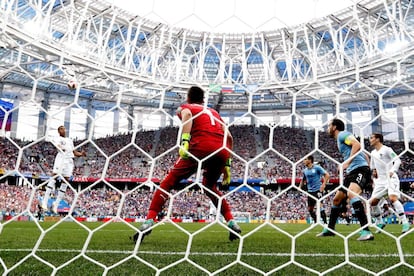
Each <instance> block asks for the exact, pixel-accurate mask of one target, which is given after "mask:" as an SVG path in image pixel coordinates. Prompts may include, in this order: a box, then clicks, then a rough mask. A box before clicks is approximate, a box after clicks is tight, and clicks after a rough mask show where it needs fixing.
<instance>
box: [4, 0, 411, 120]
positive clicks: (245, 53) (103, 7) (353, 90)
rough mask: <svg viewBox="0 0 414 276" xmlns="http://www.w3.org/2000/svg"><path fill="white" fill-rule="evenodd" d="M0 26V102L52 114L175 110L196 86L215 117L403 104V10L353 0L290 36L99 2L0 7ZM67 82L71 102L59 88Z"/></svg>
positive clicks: (407, 86) (406, 65) (406, 48)
mask: <svg viewBox="0 0 414 276" xmlns="http://www.w3.org/2000/svg"><path fill="white" fill-rule="evenodd" d="M276 3H277V1H276ZM262 9H266V8H265V7H262ZM195 12H196V9H195V10H193V11H192V14H193V15H194V14H195ZM153 13H155V12H153ZM292 13H294V12H292ZM147 14H148V12H147ZM252 16H253V14H252ZM239 17H240V16H239V15H237V13H234V14H233V15H232V18H236V19H237V18H239ZM201 19H202V18H201ZM201 21H203V20H201ZM0 25H1V26H2V27H1V28H0V80H1V84H2V89H1V97H2V98H16V97H21V98H25V97H26V98H29V99H30V97H37V95H35V96H33V95H34V93H31V92H30V91H32V90H33V91H34V90H37V91H43V92H44V94H47V95H48V99H49V102H57V103H60V104H62V105H63V104H65V103H67V102H69V103H71V102H73V99H74V98H76V101H77V103H78V104H79V105H80V106H83V107H87V106H90V105H92V106H94V107H95V108H97V109H109V108H111V107H112V106H114V105H115V104H119V105H121V106H128V107H133V108H135V107H136V108H159V107H160V103H161V102H162V107H163V108H166V109H169V108H171V109H175V108H176V107H177V106H178V105H179V104H180V103H181V102H182V101H183V100H184V94H185V91H186V89H187V88H188V87H189V86H191V85H194V84H197V85H200V86H202V87H204V88H206V90H207V91H208V92H209V97H208V99H209V103H210V104H211V105H213V106H215V107H216V108H218V109H220V110H221V111H222V112H226V111H231V112H237V110H242V111H243V110H244V111H246V110H250V107H251V111H252V112H262V111H263V112H267V111H269V110H272V112H280V113H289V114H290V113H292V110H293V112H296V113H300V114H315V113H324V112H327V113H332V112H334V111H335V110H338V111H340V112H346V111H355V110H369V109H372V108H373V107H375V106H376V108H378V102H379V103H380V105H382V106H383V107H384V108H387V107H395V106H397V105H399V106H404V105H413V96H412V91H413V75H414V66H413V64H414V62H413V59H414V46H413V43H412V41H413V34H414V32H413V31H414V30H413V28H414V12H413V3H412V1H408V0H401V1H387V0H362V1H358V2H355V3H353V4H352V5H349V6H347V7H345V8H343V9H341V10H338V11H335V12H332V13H330V14H328V15H326V16H322V17H319V18H312V19H310V20H309V21H307V22H304V23H298V24H297V25H291V26H287V25H286V26H278V27H276V28H274V29H272V28H271V26H270V25H272V24H270V25H268V24H265V23H261V25H260V26H253V28H252V29H249V28H247V30H248V31H247V32H240V31H238V32H234V33H233V32H219V31H216V29H213V30H211V31H208V32H207V31H205V30H199V29H193V28H191V26H190V27H189V28H185V27H183V26H182V25H180V24H178V23H177V24H175V25H171V23H169V22H167V23H166V22H160V21H155V20H153V19H149V18H147V17H145V14H144V15H139V14H137V13H136V12H133V11H128V10H125V9H123V8H120V7H118V6H115V5H114V4H113V3H110V2H107V1H103V0H93V1H92V0H70V1H67V0H55V1H46V0H9V1H6V2H4V5H3V6H2V7H1V8H0ZM218 25H220V24H218ZM224 25H225V24H224ZM268 26H269V28H267V27H268ZM215 27H217V26H215ZM262 28H263V29H262ZM71 78H75V79H76V80H77V82H78V83H79V89H78V90H77V91H71V90H69V89H68V88H67V86H66V84H67V81H68V80H69V79H71ZM16 87H27V88H28V89H29V90H28V91H29V92H27V91H26V90H25V92H22V89H19V88H16ZM36 94H38V92H37V93H36ZM338 99H340V101H338ZM378 99H380V101H378ZM338 102H340V106H338V104H337V103H338ZM379 108H381V107H379Z"/></svg>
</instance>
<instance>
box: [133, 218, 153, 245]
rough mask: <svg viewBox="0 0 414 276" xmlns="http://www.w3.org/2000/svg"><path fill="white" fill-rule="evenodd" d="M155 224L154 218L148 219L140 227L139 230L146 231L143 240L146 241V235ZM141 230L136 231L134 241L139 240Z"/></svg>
mask: <svg viewBox="0 0 414 276" xmlns="http://www.w3.org/2000/svg"><path fill="white" fill-rule="evenodd" d="M153 225H154V220H153V219H147V220H146V221H145V222H144V223H143V224H142V225H141V226H140V227H139V228H138V230H139V232H144V233H142V239H141V242H143V241H144V238H145V236H148V235H149V234H151V232H152V229H151V227H152V226H153ZM139 232H137V233H135V235H134V236H133V237H132V239H133V240H134V243H136V242H137V240H138V237H139Z"/></svg>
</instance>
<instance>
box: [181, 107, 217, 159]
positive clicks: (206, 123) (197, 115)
mask: <svg viewBox="0 0 414 276" xmlns="http://www.w3.org/2000/svg"><path fill="white" fill-rule="evenodd" d="M183 109H189V110H190V111H191V114H192V120H193V124H192V128H191V133H190V134H191V140H190V152H191V153H192V154H194V155H196V156H199V157H201V155H199V153H204V154H205V153H211V152H213V151H215V150H217V149H218V148H220V147H222V146H223V140H224V131H223V128H224V121H223V119H222V118H221V117H220V115H219V114H218V112H217V111H216V110H214V109H212V108H205V107H204V106H203V105H200V104H183V105H181V106H180V108H179V109H178V111H177V114H178V116H179V117H180V119H181V110H183ZM204 154H202V155H204Z"/></svg>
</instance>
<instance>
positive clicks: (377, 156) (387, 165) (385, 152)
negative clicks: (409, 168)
mask: <svg viewBox="0 0 414 276" xmlns="http://www.w3.org/2000/svg"><path fill="white" fill-rule="evenodd" d="M400 164H401V160H400V158H399V157H398V156H397V154H396V153H395V152H394V150H393V149H392V148H390V147H388V146H386V145H382V146H381V148H380V149H379V150H376V149H374V150H373V151H372V152H371V170H373V169H376V170H377V174H378V176H379V177H386V176H387V175H388V174H389V173H390V172H394V173H397V172H398V168H399V167H400Z"/></svg>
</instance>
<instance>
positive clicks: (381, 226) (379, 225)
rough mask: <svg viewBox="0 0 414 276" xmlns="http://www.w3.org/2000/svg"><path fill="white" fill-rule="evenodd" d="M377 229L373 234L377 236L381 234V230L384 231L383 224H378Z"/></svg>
mask: <svg viewBox="0 0 414 276" xmlns="http://www.w3.org/2000/svg"><path fill="white" fill-rule="evenodd" d="M377 227H378V228H379V229H377V231H375V234H379V233H381V232H382V229H384V228H385V223H378V224H377Z"/></svg>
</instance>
